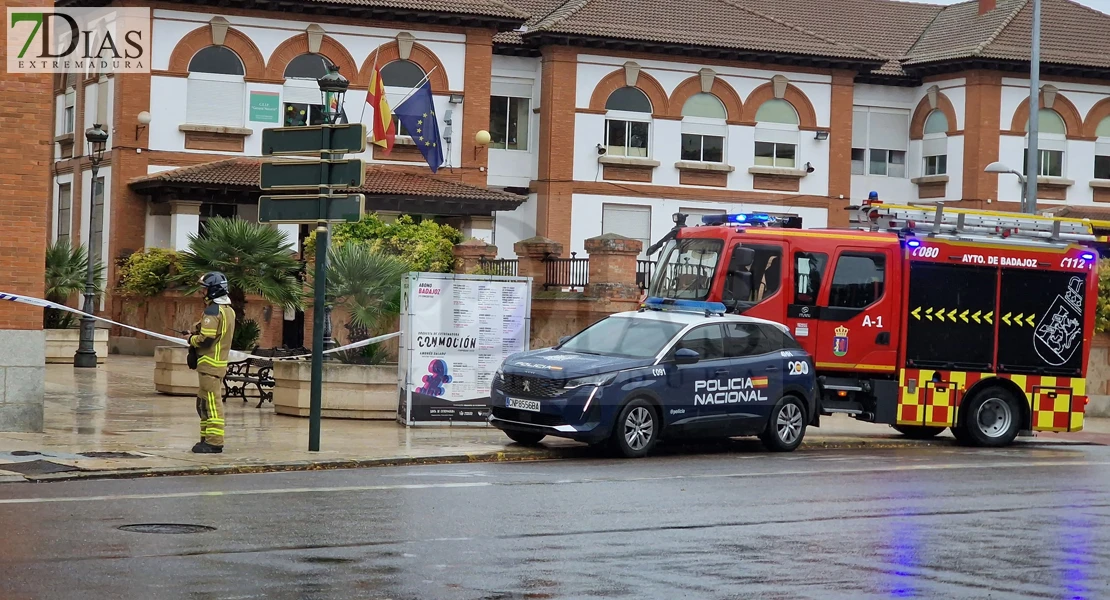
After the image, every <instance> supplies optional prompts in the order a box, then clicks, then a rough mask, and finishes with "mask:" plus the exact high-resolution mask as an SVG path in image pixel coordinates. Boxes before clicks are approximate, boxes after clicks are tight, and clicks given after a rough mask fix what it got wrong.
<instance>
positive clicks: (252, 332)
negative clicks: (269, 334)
mask: <svg viewBox="0 0 1110 600" xmlns="http://www.w3.org/2000/svg"><path fill="white" fill-rule="evenodd" d="M261 337H262V328H260V327H259V326H258V323H256V322H254V321H253V320H252V319H243V320H241V321H240V322H239V323H238V324H236V325H235V335H233V336H232V337H231V349H232V350H238V351H240V352H250V351H251V350H254V348H255V346H257V345H258V340H259V338H261Z"/></svg>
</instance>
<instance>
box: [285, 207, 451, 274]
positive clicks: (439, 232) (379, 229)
mask: <svg viewBox="0 0 1110 600" xmlns="http://www.w3.org/2000/svg"><path fill="white" fill-rule="evenodd" d="M348 241H351V242H361V243H365V244H367V245H369V246H370V248H371V249H373V250H378V251H381V252H385V253H388V254H392V255H394V256H397V257H399V258H401V259H402V260H404V261H405V262H406V263H408V264H409V265H410V266H411V268H412V269H413V270H415V271H423V272H430V273H450V272H451V271H453V270H454V266H455V244H458V243H460V242H461V241H462V234H461V233H460V232H459V230H457V229H455V228H454V227H451V226H449V225H441V224H439V223H436V222H435V221H432V220H430V219H424V220H421V221H420V222H419V223H417V222H416V220H414V219H413V218H412V217H411V216H409V215H401V216H400V217H398V218H397V220H396V221H394V222H393V223H386V222H384V221H382V220H381V218H379V217H378V216H377V215H376V214H367V215H366V216H365V217H363V218H362V220H361V221H359V222H358V223H340V224H338V225H335V226H333V227H332V229H331V239H330V240H329V241H328V245H329V246H336V245H342V244H343V242H348ZM304 251H305V254H304V256H305V258H306V259H308V260H310V261H311V260H314V259H315V256H316V232H313V233H312V234H311V235H310V236H309V237H308V239H307V240H305V245H304Z"/></svg>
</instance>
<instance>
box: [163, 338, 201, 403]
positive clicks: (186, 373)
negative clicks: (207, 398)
mask: <svg viewBox="0 0 1110 600" xmlns="http://www.w3.org/2000/svg"><path fill="white" fill-rule="evenodd" d="M188 359H189V349H188V348H186V347H185V346H159V347H157V348H155V349H154V389H155V390H156V391H157V392H158V393H159V394H167V395H170V396H196V395H197V372H196V371H194V370H192V369H190V368H189V362H188Z"/></svg>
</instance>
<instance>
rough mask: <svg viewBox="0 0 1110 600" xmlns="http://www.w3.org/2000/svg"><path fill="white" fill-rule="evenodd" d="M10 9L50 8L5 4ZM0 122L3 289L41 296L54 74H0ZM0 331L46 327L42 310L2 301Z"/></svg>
mask: <svg viewBox="0 0 1110 600" xmlns="http://www.w3.org/2000/svg"><path fill="white" fill-rule="evenodd" d="M5 5H6V6H9V7H11V6H36V7H37V6H52V5H53V3H51V2H43V1H38V0H7V1H6V2H5ZM0 90H3V92H2V93H0V123H4V124H5V125H6V127H5V129H6V130H7V131H8V133H9V134H10V135H8V136H7V140H6V141H5V142H4V143H3V144H0V164H2V165H4V167H3V169H0V201H2V202H3V209H2V211H3V215H4V218H2V219H0V273H3V283H2V284H0V290H2V291H5V292H12V293H16V294H25V295H28V296H34V297H36V298H41V297H42V294H43V271H44V263H45V261H46V244H47V240H48V237H47V236H48V229H49V226H50V222H49V220H48V219H49V206H50V202H51V193H50V192H51V187H50V178H51V175H50V166H51V163H52V162H53V152H54V143H53V139H54V121H53V118H54V111H52V110H50V109H49V107H50V106H52V105H53V103H54V80H53V77H52V76H51V75H50V74H42V75H22V74H16V73H8V72H7V68H4V69H3V70H0ZM0 329H42V309H41V308H35V307H31V306H26V305H21V304H16V303H14V302H0Z"/></svg>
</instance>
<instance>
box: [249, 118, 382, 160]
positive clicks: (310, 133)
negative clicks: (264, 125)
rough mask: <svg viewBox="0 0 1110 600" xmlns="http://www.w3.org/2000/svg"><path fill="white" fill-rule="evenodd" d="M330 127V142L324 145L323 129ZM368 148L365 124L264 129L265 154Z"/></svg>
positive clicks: (349, 152)
mask: <svg viewBox="0 0 1110 600" xmlns="http://www.w3.org/2000/svg"><path fill="white" fill-rule="evenodd" d="M325 127H326V128H328V129H330V130H331V135H330V138H331V142H330V143H329V144H328V147H327V148H324V147H323V145H324V144H323V130H324V128H325ZM365 151H366V126H365V125H363V124H362V123H351V124H346V125H312V126H309V127H272V128H268V129H263V130H262V155H263V156H281V155H289V154H319V153H320V152H333V153H336V154H359V153H361V152H365Z"/></svg>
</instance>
